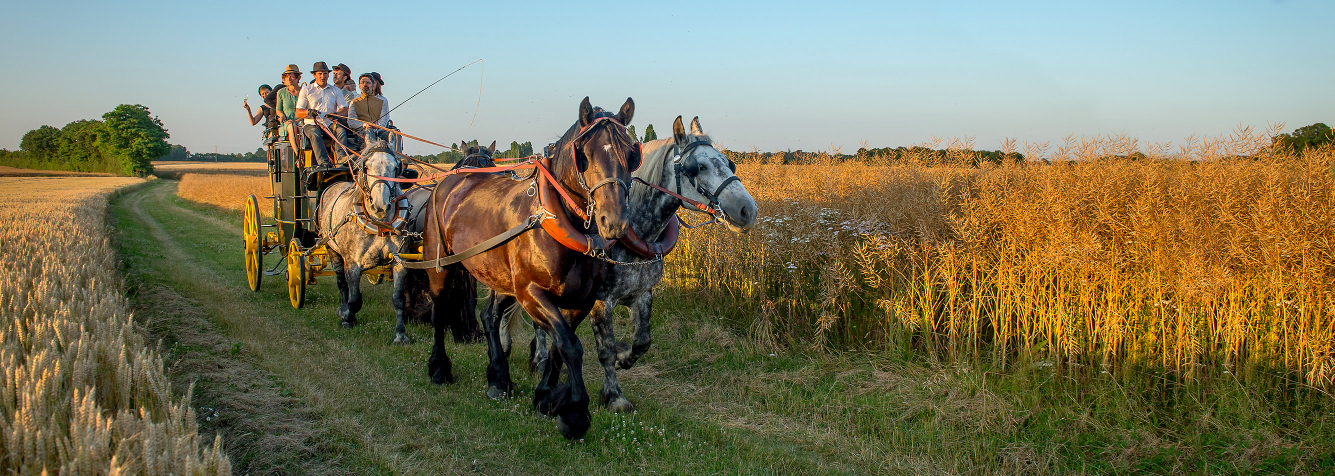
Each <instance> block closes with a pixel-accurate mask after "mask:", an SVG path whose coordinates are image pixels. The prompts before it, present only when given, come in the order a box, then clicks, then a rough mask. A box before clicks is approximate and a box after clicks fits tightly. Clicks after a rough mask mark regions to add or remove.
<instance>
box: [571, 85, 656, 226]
mask: <svg viewBox="0 0 1335 476" xmlns="http://www.w3.org/2000/svg"><path fill="white" fill-rule="evenodd" d="M634 114H635V101H633V100H631V98H626V103H625V104H623V105H622V106H621V110H620V111H618V112H617V113H616V114H613V113H610V112H607V111H604V110H602V109H599V108H594V107H593V106H592V105H590V104H589V98H588V97H585V98H584V101H583V102H580V104H579V120H578V122H576V123H575V125H574V126H571V128H570V130H569V131H567V132H566V134H565V136H564V137H563V138H562V140H561V141H558V142H557V145H558V147H559V148H558V152H557V160H556V161H555V163H554V164H553V168H554V170H553V173H554V174H556V178H557V180H558V181H559V182H561V185H563V186H565V187H566V189H567V190H572V191H574V192H575V195H576V196H578V195H579V194H580V193H579V192H581V191H582V192H584V195H585V197H584V198H585V200H586V210H590V209H591V211H592V213H588V215H589V216H590V220H591V222H592V224H594V225H596V228H597V230H598V235H599V236H602V237H603V238H604V239H607V240H615V239H618V238H621V237H623V236H625V235H626V228H627V227H628V226H629V223H630V221H629V213H628V208H627V206H626V195H627V193H628V191H629V189H630V172H631V171H632V170H635V169H636V168H638V167H639V166H640V144H639V143H638V142H635V140H634V139H632V138H631V137H630V133H628V132H627V131H626V124H629V123H630V121H631V118H632V117H633V116H634Z"/></svg>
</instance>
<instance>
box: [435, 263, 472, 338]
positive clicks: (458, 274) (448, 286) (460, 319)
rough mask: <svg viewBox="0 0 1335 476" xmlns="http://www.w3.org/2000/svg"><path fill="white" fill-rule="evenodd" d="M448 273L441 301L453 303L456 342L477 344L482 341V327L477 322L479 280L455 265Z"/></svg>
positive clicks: (450, 317)
mask: <svg viewBox="0 0 1335 476" xmlns="http://www.w3.org/2000/svg"><path fill="white" fill-rule="evenodd" d="M451 268H452V269H450V272H449V273H446V278H445V290H444V292H442V293H441V299H447V298H446V296H448V299H449V300H451V301H453V305H452V306H450V309H451V310H453V311H454V312H452V313H451V315H450V316H447V317H448V318H449V322H450V330H451V332H453V334H454V341H455V342H461V343H465V342H477V341H478V340H481V339H482V326H480V325H478V321H477V280H476V279H474V278H473V275H472V274H469V272H468V270H466V269H464V267H463V266H459V265H454V266H452V267H451Z"/></svg>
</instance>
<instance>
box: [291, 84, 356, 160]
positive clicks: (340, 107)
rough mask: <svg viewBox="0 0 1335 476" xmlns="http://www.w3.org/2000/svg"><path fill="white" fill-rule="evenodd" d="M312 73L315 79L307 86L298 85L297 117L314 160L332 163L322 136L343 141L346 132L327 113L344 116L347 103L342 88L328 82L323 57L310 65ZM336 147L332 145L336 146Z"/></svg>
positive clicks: (344, 142) (339, 141)
mask: <svg viewBox="0 0 1335 476" xmlns="http://www.w3.org/2000/svg"><path fill="white" fill-rule="evenodd" d="M311 75H312V76H314V77H315V80H314V81H311V82H310V83H308V84H306V87H304V88H302V89H301V95H299V96H297V118H298V119H301V121H302V126H301V129H302V132H304V133H305V134H306V139H307V140H309V141H310V142H311V149H313V150H314V151H315V158H316V162H317V163H320V164H333V163H334V161H333V158H332V157H329V155H328V152H326V150H325V139H326V138H328V139H330V140H335V141H337V142H338V144H344V145H346V144H347V142H346V141H345V139H346V134H345V133H344V131H343V129H342V128H341V127H339V126H337V125H335V124H334V122H333V121H332V120H331V118H330V117H328V116H327V115H326V114H331V113H332V114H337V115H340V116H345V115H347V113H348V104H347V101H346V100H345V99H343V90H342V89H339V88H338V87H336V86H334V85H333V84H329V66H327V65H325V63H324V61H319V62H316V63H315V66H312V67H311ZM317 121H319V122H318V124H317ZM319 124H323V125H324V128H323V129H328V130H329V132H330V133H332V134H334V136H333V137H329V135H328V134H326V133H325V131H324V130H323V129H322V128H321V127H320V125H319ZM338 148H339V147H337V146H335V149H338ZM342 153H343V152H342V151H336V152H335V154H340V155H341V154H342Z"/></svg>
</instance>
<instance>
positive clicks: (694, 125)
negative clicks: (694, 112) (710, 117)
mask: <svg viewBox="0 0 1335 476" xmlns="http://www.w3.org/2000/svg"><path fill="white" fill-rule="evenodd" d="M691 134H695V135H697V136H702V135H705V131H703V130H701V129H700V116H695V118H693V119H691Z"/></svg>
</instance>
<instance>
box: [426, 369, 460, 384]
mask: <svg viewBox="0 0 1335 476" xmlns="http://www.w3.org/2000/svg"><path fill="white" fill-rule="evenodd" d="M431 383H434V384H436V385H444V384H447V383H454V374H453V373H451V372H450V371H449V370H437V371H435V372H432V373H431Z"/></svg>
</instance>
